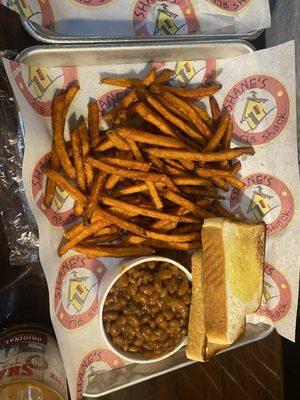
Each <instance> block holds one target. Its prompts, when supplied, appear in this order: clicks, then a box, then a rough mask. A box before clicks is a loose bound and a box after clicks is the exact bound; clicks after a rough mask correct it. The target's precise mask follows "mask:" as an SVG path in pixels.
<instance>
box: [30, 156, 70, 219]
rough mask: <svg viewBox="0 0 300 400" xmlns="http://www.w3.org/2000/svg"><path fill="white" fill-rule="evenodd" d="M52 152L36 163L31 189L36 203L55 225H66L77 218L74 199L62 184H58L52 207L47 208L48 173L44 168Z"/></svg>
mask: <svg viewBox="0 0 300 400" xmlns="http://www.w3.org/2000/svg"><path fill="white" fill-rule="evenodd" d="M49 159H50V152H49V153H47V154H45V155H44V156H43V157H42V158H41V159H40V160H39V161H38V162H37V163H36V165H35V167H34V170H33V172H32V177H31V190H32V196H33V199H34V202H35V204H36V205H37V207H38V208H39V210H40V211H41V212H42V213H43V215H44V216H45V217H46V218H47V220H48V221H49V222H50V223H51V225H53V226H65V225H69V224H70V223H72V222H74V220H75V219H76V217H75V215H74V213H73V205H74V200H73V199H72V198H71V197H70V196H69V194H68V193H67V192H66V191H64V190H63V189H62V188H61V187H60V186H56V190H55V194H54V198H53V201H52V204H51V206H50V207H48V208H46V206H45V204H44V200H45V188H46V180H47V178H46V175H45V174H44V169H45V168H46V167H47V166H48V164H49Z"/></svg>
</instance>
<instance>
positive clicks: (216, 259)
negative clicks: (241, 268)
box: [202, 227, 227, 344]
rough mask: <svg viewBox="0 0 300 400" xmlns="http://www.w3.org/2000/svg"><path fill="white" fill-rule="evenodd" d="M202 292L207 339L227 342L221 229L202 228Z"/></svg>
mask: <svg viewBox="0 0 300 400" xmlns="http://www.w3.org/2000/svg"><path fill="white" fill-rule="evenodd" d="M202 246H203V292H204V310H205V328H206V335H207V338H208V341H212V342H214V343H220V344H224V343H226V342H227V302H226V275H225V254H224V248H223V246H222V229H219V228H213V227H209V228H205V229H202Z"/></svg>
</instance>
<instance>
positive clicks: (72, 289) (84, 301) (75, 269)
mask: <svg viewBox="0 0 300 400" xmlns="http://www.w3.org/2000/svg"><path fill="white" fill-rule="evenodd" d="M105 272H106V268H105V267H104V265H103V264H102V263H100V261H98V260H95V259H93V260H89V259H87V258H86V257H85V256H83V255H74V256H72V257H68V258H67V259H65V260H64V261H63V263H62V264H61V266H60V269H59V272H58V275H57V278H56V284H55V294H54V309H55V314H56V317H57V319H58V321H59V322H60V323H61V324H62V325H63V326H64V327H65V328H67V329H77V328H81V327H83V326H85V325H86V324H87V323H89V322H90V321H92V320H93V319H94V318H95V317H96V316H97V312H98V287H99V284H100V282H101V280H102V278H103V276H104V274H105Z"/></svg>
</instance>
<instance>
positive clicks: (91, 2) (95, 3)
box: [71, 0, 114, 7]
mask: <svg viewBox="0 0 300 400" xmlns="http://www.w3.org/2000/svg"><path fill="white" fill-rule="evenodd" d="M71 1H72V2H73V3H76V4H80V5H81V6H86V7H100V6H104V5H106V4H109V3H111V2H112V1H114V0H71Z"/></svg>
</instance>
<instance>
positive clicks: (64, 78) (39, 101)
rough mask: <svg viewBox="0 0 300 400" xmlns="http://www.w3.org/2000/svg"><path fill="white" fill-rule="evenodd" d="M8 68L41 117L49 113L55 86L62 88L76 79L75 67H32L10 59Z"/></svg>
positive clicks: (47, 115)
mask: <svg viewBox="0 0 300 400" xmlns="http://www.w3.org/2000/svg"><path fill="white" fill-rule="evenodd" d="M10 68H11V71H12V74H13V76H14V79H15V81H16V84H17V85H18V87H19V89H20V91H21V92H22V94H23V96H24V97H25V99H26V100H27V102H28V103H29V104H30V105H31V107H32V108H33V109H34V110H35V111H36V112H37V113H38V114H39V115H41V116H42V117H49V116H50V115H51V105H52V99H53V97H54V94H55V92H56V90H57V88H58V87H59V88H61V89H63V90H64V89H66V88H67V87H68V86H69V85H70V84H71V83H73V82H74V81H77V70H76V68H75V67H62V68H47V67H33V66H27V65H23V64H19V63H18V62H15V61H10Z"/></svg>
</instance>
